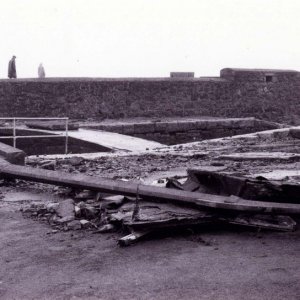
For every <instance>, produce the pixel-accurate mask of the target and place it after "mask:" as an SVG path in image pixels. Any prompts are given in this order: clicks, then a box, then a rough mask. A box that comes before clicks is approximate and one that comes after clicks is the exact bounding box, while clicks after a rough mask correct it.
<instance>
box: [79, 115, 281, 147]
mask: <svg viewBox="0 0 300 300" xmlns="http://www.w3.org/2000/svg"><path fill="white" fill-rule="evenodd" d="M85 128H89V129H96V130H105V131H110V132H116V133H120V134H126V135H131V136H135V137H140V138H145V139H148V140H153V141H157V142H160V143H163V144H168V145H172V144H180V143H188V142H192V141H195V140H196V141H199V140H204V139H212V138H219V137H226V136H232V135H237V134H244V133H251V132H256V131H262V130H267V129H276V128H278V125H277V124H275V123H270V122H265V121H261V120H258V119H255V118H233V119H204V120H180V121H163V122H161V121H157V122H155V121H154V122H139V123H134V124H99V125H89V126H85Z"/></svg>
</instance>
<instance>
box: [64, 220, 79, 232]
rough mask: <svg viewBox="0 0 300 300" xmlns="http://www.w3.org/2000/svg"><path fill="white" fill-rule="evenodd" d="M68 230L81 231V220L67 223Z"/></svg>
mask: <svg viewBox="0 0 300 300" xmlns="http://www.w3.org/2000/svg"><path fill="white" fill-rule="evenodd" d="M67 228H68V229H69V230H79V229H81V222H80V221H79V220H73V221H71V222H69V223H67Z"/></svg>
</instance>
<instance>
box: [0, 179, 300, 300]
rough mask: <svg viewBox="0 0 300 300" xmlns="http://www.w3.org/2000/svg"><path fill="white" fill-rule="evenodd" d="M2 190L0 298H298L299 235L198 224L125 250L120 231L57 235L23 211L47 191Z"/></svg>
mask: <svg viewBox="0 0 300 300" xmlns="http://www.w3.org/2000/svg"><path fill="white" fill-rule="evenodd" d="M41 187H42V185H39V186H34V185H33V186H30V187H28V186H26V185H25V186H24V187H4V186H2V187H1V188H0V191H1V192H2V200H1V202H0V220H1V227H0V236H1V245H0V251H1V256H0V261H1V269H0V299H230V300H231V299H273V300H274V299H275V300H276V299H299V298H300V285H299V280H300V268H299V266H300V256H299V251H300V230H299V229H298V230H297V231H295V232H291V233H286V232H268V231H261V232H258V231H257V230H255V229H245V228H239V227H233V226H231V227H230V226H229V227H224V226H222V228H220V227H212V226H208V225H205V226H204V225H203V227H200V228H199V229H197V230H195V231H194V232H193V231H191V230H184V231H180V232H175V233H171V232H169V233H166V234H165V235H163V236H152V237H150V238H149V239H147V240H144V241H141V242H139V243H138V244H135V245H133V246H130V247H127V248H120V247H119V246H118V245H117V239H118V238H120V237H121V236H123V235H124V234H122V233H113V234H93V231H90V230H80V231H68V232H63V231H58V232H57V233H53V232H52V229H51V228H50V226H49V225H48V224H46V223H42V222H41V221H37V220H33V219H30V218H25V217H24V216H23V215H22V214H21V212H20V211H19V209H20V207H21V206H23V205H26V204H28V203H31V202H47V201H51V200H53V197H57V196H53V193H52V191H51V188H52V187H51V186H46V188H43V189H41Z"/></svg>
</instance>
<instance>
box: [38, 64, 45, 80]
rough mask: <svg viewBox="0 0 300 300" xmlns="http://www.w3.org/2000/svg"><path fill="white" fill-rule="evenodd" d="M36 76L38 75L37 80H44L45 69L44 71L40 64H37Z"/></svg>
mask: <svg viewBox="0 0 300 300" xmlns="http://www.w3.org/2000/svg"><path fill="white" fill-rule="evenodd" d="M38 75H39V78H45V75H46V74H45V69H44V67H43V64H42V63H40V64H39V68H38Z"/></svg>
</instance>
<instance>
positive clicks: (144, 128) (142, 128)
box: [134, 123, 155, 133]
mask: <svg viewBox="0 0 300 300" xmlns="http://www.w3.org/2000/svg"><path fill="white" fill-rule="evenodd" d="M154 131H155V124H154V123H136V124H134V133H152V132H154Z"/></svg>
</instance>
